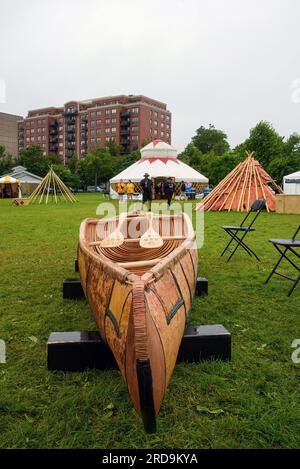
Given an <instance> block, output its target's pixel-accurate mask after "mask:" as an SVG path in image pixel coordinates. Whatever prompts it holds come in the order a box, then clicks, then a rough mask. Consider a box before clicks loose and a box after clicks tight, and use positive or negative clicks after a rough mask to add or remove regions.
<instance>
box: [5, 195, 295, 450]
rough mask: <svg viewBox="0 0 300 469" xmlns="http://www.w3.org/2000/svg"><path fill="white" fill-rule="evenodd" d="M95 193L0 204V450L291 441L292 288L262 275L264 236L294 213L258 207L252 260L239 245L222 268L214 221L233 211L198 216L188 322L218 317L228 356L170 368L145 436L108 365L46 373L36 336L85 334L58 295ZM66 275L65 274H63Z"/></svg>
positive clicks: (79, 305) (81, 319)
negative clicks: (0, 348) (202, 289)
mask: <svg viewBox="0 0 300 469" xmlns="http://www.w3.org/2000/svg"><path fill="white" fill-rule="evenodd" d="M99 201H100V198H99V196H98V195H95V194H89V195H81V196H80V197H79V203H77V204H73V205H71V204H64V203H61V204H60V205H58V206H54V205H48V206H45V205H43V206H29V207H13V206H12V205H11V202H10V201H8V200H4V201H2V200H1V201H0V215H1V228H0V230H1V233H0V253H1V266H0V269H1V270H0V274H1V275H0V305H1V306H0V339H2V340H5V341H6V344H7V363H6V364H0V447H1V448H20V447H22V448H253V447H256V448H296V447H299V445H300V393H299V372H300V365H296V364H293V363H292V361H291V354H292V351H293V349H292V347H291V344H292V341H293V340H294V339H296V338H299V339H300V286H298V287H297V289H296V290H295V292H294V294H293V295H292V297H290V298H288V297H287V292H288V289H289V287H290V282H288V281H286V280H284V279H280V278H275V277H274V278H273V279H272V280H271V282H270V283H269V284H268V285H264V281H265V279H266V276H267V274H268V273H269V272H270V269H271V268H272V266H273V264H274V263H275V261H276V259H277V255H276V251H275V249H274V248H273V247H272V246H271V245H270V243H268V239H269V238H270V237H290V236H291V234H292V233H293V232H294V231H295V228H296V226H297V225H298V223H299V216H293V215H279V214H278V215H277V214H267V213H263V214H262V215H261V216H260V217H259V218H258V220H257V224H256V228H257V232H256V233H255V234H253V235H249V237H248V240H249V244H250V245H251V246H253V247H254V248H255V250H256V251H257V253H258V255H259V256H260V257H261V259H262V261H261V262H260V263H258V262H256V261H255V260H253V259H251V258H250V257H249V256H248V255H247V254H246V253H245V252H244V251H241V252H239V253H238V254H237V255H236V256H235V257H234V258H233V260H232V261H231V262H230V263H229V264H227V263H226V260H225V258H220V257H219V255H220V251H221V250H222V247H223V246H224V243H225V242H226V241H227V237H226V234H225V233H224V232H223V230H221V229H220V225H222V224H231V223H239V222H240V220H241V218H242V217H243V215H242V214H239V213H208V214H205V243H204V246H203V248H202V249H200V251H199V273H200V274H201V276H205V277H207V279H208V281H209V296H208V297H207V298H200V299H199V298H198V299H196V300H195V303H194V308H193V311H192V314H191V323H194V324H223V325H224V326H225V327H226V328H227V329H228V330H229V331H230V332H232V338H233V357H232V362H231V363H221V362H205V363H201V364H180V365H178V366H177V367H176V369H175V371H174V374H173V377H172V380H171V382H170V385H169V387H168V391H167V394H166V397H165V400H164V403H163V406H162V409H161V412H160V414H159V417H158V431H157V433H156V434H154V435H147V434H146V433H145V432H144V430H143V426H142V423H141V420H140V418H139V417H138V416H137V415H136V413H135V411H134V410H133V407H132V404H131V402H130V399H129V396H128V394H127V389H126V386H125V384H124V382H123V380H122V378H121V376H120V374H119V372H118V371H105V372H100V371H88V372H84V373H61V372H59V373H51V372H48V371H47V368H46V342H47V338H48V336H49V334H50V333H51V332H53V331H72V330H94V329H95V323H94V321H93V319H92V315H91V311H90V308H89V306H88V305H87V304H86V303H85V302H84V301H67V300H63V299H62V281H63V279H64V278H66V277H72V276H74V271H73V269H74V258H75V256H76V245H77V238H78V229H79V224H80V222H81V220H82V219H83V218H85V217H93V216H95V210H96V206H97V204H98V203H99ZM75 275H76V274H75Z"/></svg>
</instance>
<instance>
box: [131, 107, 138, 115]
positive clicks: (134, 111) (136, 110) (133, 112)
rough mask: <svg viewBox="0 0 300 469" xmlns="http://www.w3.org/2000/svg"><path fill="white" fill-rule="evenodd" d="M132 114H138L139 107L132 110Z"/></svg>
mask: <svg viewBox="0 0 300 469" xmlns="http://www.w3.org/2000/svg"><path fill="white" fill-rule="evenodd" d="M131 112H132V114H138V113H139V108H138V107H134V108H133V109H132V110H131Z"/></svg>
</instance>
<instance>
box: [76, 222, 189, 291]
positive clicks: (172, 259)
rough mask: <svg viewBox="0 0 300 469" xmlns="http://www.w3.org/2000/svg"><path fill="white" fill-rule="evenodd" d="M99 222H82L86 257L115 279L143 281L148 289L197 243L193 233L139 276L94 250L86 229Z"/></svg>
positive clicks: (81, 242) (131, 282)
mask: <svg viewBox="0 0 300 469" xmlns="http://www.w3.org/2000/svg"><path fill="white" fill-rule="evenodd" d="M183 216H184V217H185V219H186V215H185V214H183ZM98 222H99V219H95V218H87V219H85V220H83V221H82V223H81V225H80V232H79V247H80V248H81V249H82V251H83V252H84V253H85V255H87V256H88V257H89V258H91V259H92V260H93V262H95V263H96V264H97V265H98V266H99V267H100V268H101V269H102V270H103V271H105V272H107V273H109V274H110V275H111V276H112V277H113V278H114V279H117V280H120V281H121V282H122V283H127V284H130V285H132V284H134V283H135V282H136V281H139V280H143V281H144V282H145V287H147V285H148V284H149V283H152V282H153V281H155V280H156V279H158V278H160V277H161V276H162V275H163V274H164V273H165V272H166V271H167V270H168V269H169V268H171V267H172V265H174V264H175V263H176V262H178V261H179V260H180V259H181V258H182V257H183V256H184V255H185V253H186V251H187V250H189V249H193V248H192V247H191V246H192V245H193V243H194V242H195V232H193V236H191V237H188V238H186V239H185V240H184V241H183V242H182V243H181V244H180V245H179V246H178V247H177V248H175V249H174V250H173V251H172V253H170V254H168V255H167V256H165V257H163V258H162V259H161V260H160V261H158V262H157V264H156V265H155V266H154V267H152V268H151V269H149V270H147V271H146V272H145V273H144V274H143V275H141V276H139V275H137V274H134V273H132V272H130V271H129V270H127V269H126V268H124V267H122V266H121V265H119V264H117V263H115V262H113V261H111V260H110V259H108V258H107V257H105V256H103V255H102V254H101V253H99V252H95V251H94V250H93V249H92V247H91V246H90V245H89V241H87V239H86V236H85V233H86V227H87V225H88V224H90V223H92V224H97V223H98Z"/></svg>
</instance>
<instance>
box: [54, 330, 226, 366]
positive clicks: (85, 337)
mask: <svg viewBox="0 0 300 469" xmlns="http://www.w3.org/2000/svg"><path fill="white" fill-rule="evenodd" d="M47 358H48V370H50V371H83V370H86V369H98V370H104V369H111V368H116V367H117V365H116V362H115V359H114V356H113V354H112V352H111V350H110V349H109V347H108V346H107V345H106V344H105V343H104V342H103V340H102V339H101V337H100V335H99V333H98V332H88V331H82V332H53V333H52V334H50V336H49V339H48V342H47ZM230 358H231V334H230V333H229V332H228V331H227V330H226V329H225V328H224V327H223V326H188V327H187V329H186V331H185V334H184V337H183V339H182V343H181V346H180V349H179V354H178V359H177V363H180V362H199V361H201V360H205V359H219V360H230Z"/></svg>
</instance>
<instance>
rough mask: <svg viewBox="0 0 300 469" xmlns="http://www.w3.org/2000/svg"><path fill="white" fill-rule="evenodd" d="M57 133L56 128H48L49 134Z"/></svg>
mask: <svg viewBox="0 0 300 469" xmlns="http://www.w3.org/2000/svg"><path fill="white" fill-rule="evenodd" d="M57 133H58V131H57V129H50V130H49V134H50V135H57Z"/></svg>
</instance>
